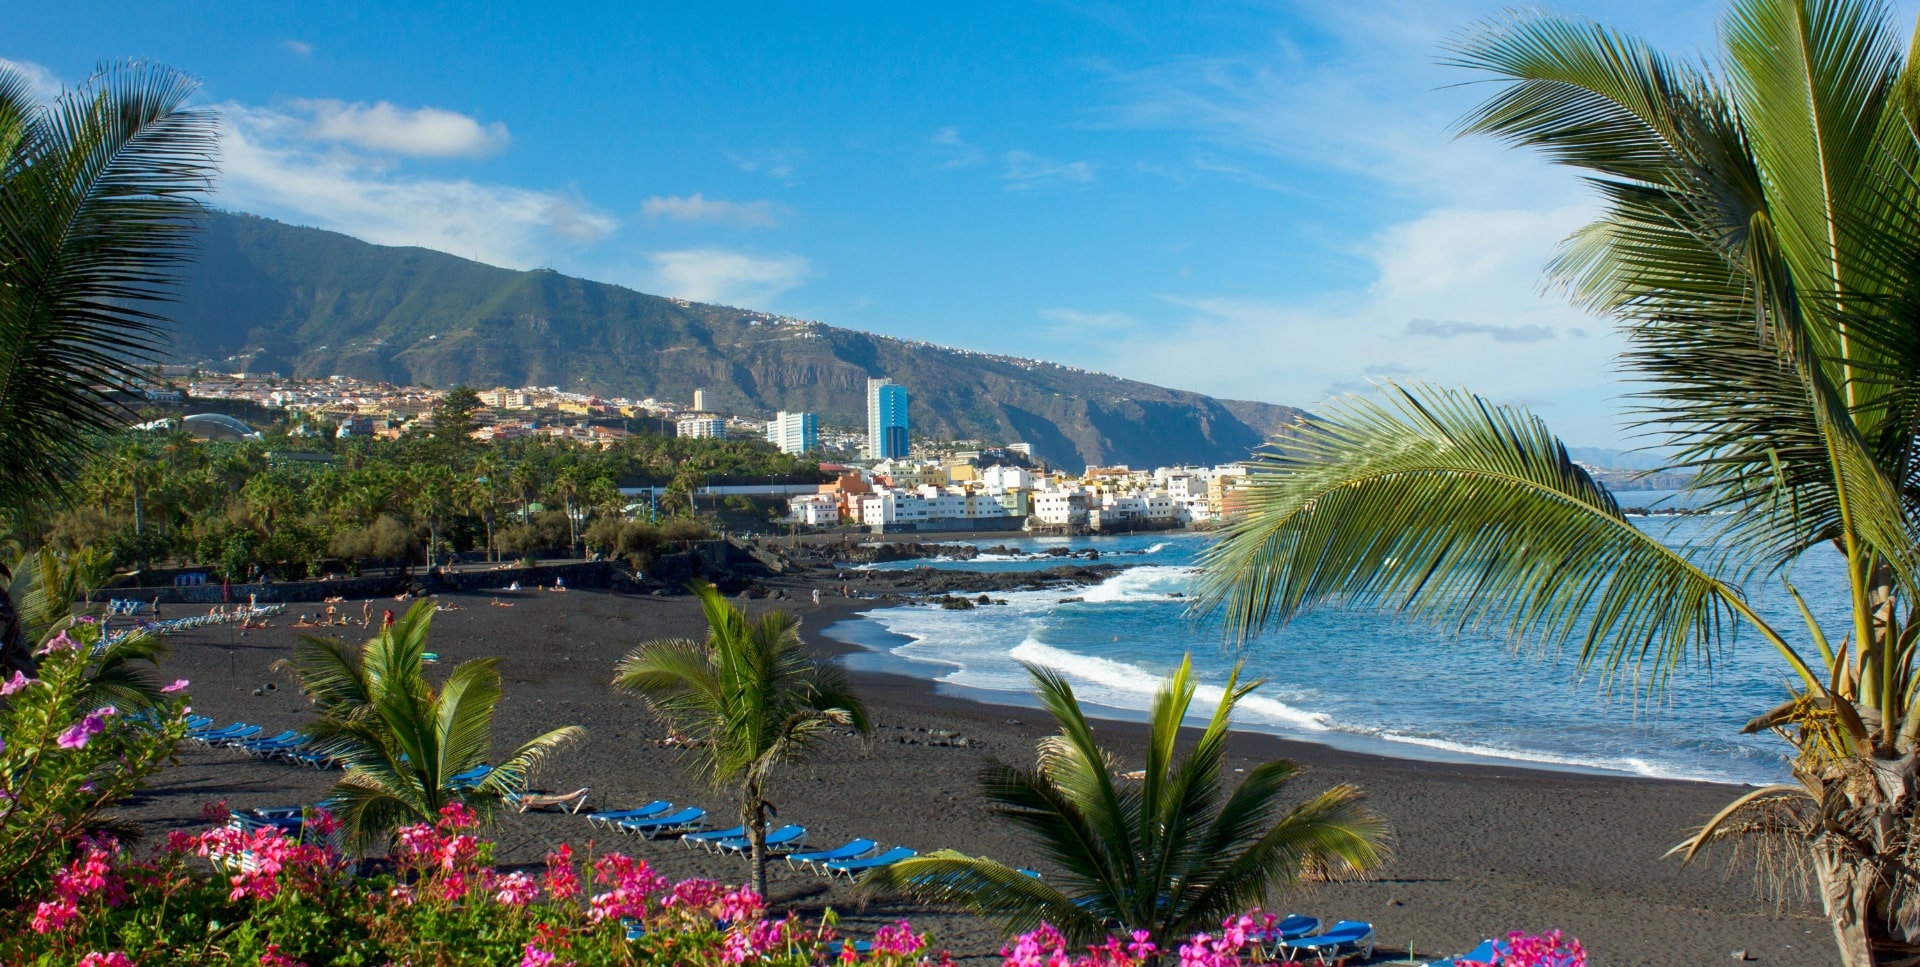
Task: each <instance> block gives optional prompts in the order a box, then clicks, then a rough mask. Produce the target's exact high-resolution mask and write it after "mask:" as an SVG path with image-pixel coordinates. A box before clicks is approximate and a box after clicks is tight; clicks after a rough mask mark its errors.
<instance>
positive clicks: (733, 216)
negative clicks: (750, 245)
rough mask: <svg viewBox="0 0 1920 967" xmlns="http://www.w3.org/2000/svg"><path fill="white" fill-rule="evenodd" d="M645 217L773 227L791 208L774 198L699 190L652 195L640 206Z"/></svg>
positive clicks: (750, 226) (790, 212) (752, 226)
mask: <svg viewBox="0 0 1920 967" xmlns="http://www.w3.org/2000/svg"><path fill="white" fill-rule="evenodd" d="M640 211H641V214H644V215H646V216H647V217H648V218H654V219H658V218H670V219H673V220H674V221H677V222H717V223H720V224H727V225H741V226H745V227H747V228H772V227H773V226H775V225H777V224H779V223H780V220H781V219H782V218H785V217H786V216H788V215H790V214H792V213H793V212H792V209H789V208H788V207H787V206H785V205H782V204H780V203H778V202H773V201H766V200H761V201H749V202H733V201H722V200H720V199H718V198H707V197H706V196H704V195H702V194H701V193H700V192H697V191H696V192H694V193H693V194H691V195H687V196H686V197H680V196H677V195H655V196H653V197H652V198H649V199H647V200H646V203H645V204H643V205H641V206H640Z"/></svg>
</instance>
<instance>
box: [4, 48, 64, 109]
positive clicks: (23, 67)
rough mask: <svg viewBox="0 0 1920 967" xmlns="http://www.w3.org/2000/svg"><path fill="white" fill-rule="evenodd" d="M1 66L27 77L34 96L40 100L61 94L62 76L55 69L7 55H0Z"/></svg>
mask: <svg viewBox="0 0 1920 967" xmlns="http://www.w3.org/2000/svg"><path fill="white" fill-rule="evenodd" d="M0 67H4V68H6V69H7V70H10V71H13V72H14V73H16V74H19V75H20V76H22V77H25V78H26V79H27V83H28V84H29V85H31V86H32V88H33V96H34V97H35V98H38V99H39V100H42V101H51V100H53V99H54V98H56V97H59V96H60V91H61V87H62V85H61V83H60V78H59V77H57V76H55V75H54V73H53V71H50V70H48V69H47V68H45V67H42V66H40V65H39V64H36V63H34V62H33V61H30V60H8V59H7V58H5V57H0Z"/></svg>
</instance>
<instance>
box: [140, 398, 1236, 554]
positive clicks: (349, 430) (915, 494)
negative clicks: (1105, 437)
mask: <svg viewBox="0 0 1920 967" xmlns="http://www.w3.org/2000/svg"><path fill="white" fill-rule="evenodd" d="M182 369H183V370H184V368H182ZM160 375H161V376H163V377H168V378H170V379H171V383H170V385H173V386H178V387H179V388H180V389H179V390H170V389H162V390H156V391H155V392H156V393H159V394H172V393H183V394H184V399H185V400H194V401H200V400H227V401H241V402H245V403H248V404H251V405H252V406H255V407H258V408H260V409H262V410H265V411H271V412H276V413H279V414H283V415H284V418H285V419H286V421H287V425H288V427H289V429H288V432H289V434H290V435H291V436H295V437H301V436H307V437H311V436H316V435H320V434H323V433H325V434H332V435H334V436H337V437H343V438H349V437H372V438H376V439H386V440H397V439H400V438H403V437H406V436H408V435H410V434H413V435H424V434H427V433H431V432H432V429H433V423H432V414H433V411H434V408H435V407H436V406H437V405H438V404H439V403H440V401H441V400H442V399H443V398H444V397H445V396H446V392H445V391H439V390H433V389H428V388H424V387H417V386H394V385H391V384H387V383H374V382H368V381H364V380H358V379H353V378H350V377H345V376H332V377H328V378H325V379H303V378H289V377H282V376H278V375H249V374H236V375H219V376H208V375H206V374H205V373H204V372H200V371H193V370H185V371H175V372H170V373H163V374H160ZM478 396H479V399H480V401H481V403H482V404H483V405H482V406H481V407H480V408H479V409H476V410H475V411H474V412H473V418H474V421H475V422H476V423H477V424H479V425H478V426H477V427H476V428H475V429H474V430H472V431H471V433H470V436H471V437H472V438H474V439H476V440H482V441H499V440H514V439H521V438H526V437H545V438H549V439H554V440H567V441H572V442H575V443H580V444H586V445H591V446H598V447H603V448H604V447H611V446H614V445H616V444H618V443H619V442H620V441H621V440H623V439H626V438H627V437H628V436H630V435H631V434H633V433H635V432H651V433H661V434H664V435H669V436H679V437H689V438H696V439H752V440H762V439H764V440H765V441H766V442H767V443H768V444H769V445H771V446H773V447H775V448H777V449H778V450H780V451H781V452H782V453H787V454H792V455H795V456H809V457H815V458H819V459H820V460H821V463H820V468H821V471H822V473H823V475H829V476H831V477H832V478H833V479H831V480H829V481H828V482H825V483H821V484H817V485H812V484H793V483H778V484H737V485H730V486H713V487H708V488H705V490H704V491H703V494H702V495H703V496H708V497H716V498H725V497H749V498H763V499H781V500H784V501H785V502H786V515H785V517H784V518H783V519H782V520H781V521H780V523H782V524H786V525H791V526H793V527H805V528H821V529H825V528H833V527H840V526H845V525H852V526H855V527H861V528H865V529H868V530H871V531H872V532H874V533H880V534H895V533H913V532H941V531H1002V530H1028V531H1038V532H1045V533H1062V534H1073V533H1111V532H1115V531H1119V532H1131V531H1143V530H1165V529H1173V528H1180V527H1206V526H1210V525H1211V524H1213V523H1214V522H1217V521H1219V520H1222V519H1223V518H1225V517H1226V516H1227V515H1229V514H1231V513H1232V512H1233V510H1234V508H1235V507H1236V506H1237V504H1236V496H1235V494H1236V491H1237V490H1238V489H1239V488H1240V487H1241V486H1242V484H1243V483H1244V482H1245V481H1246V479H1247V475H1248V466H1247V464H1246V463H1244V462H1241V463H1230V464H1222V465H1215V466H1184V465H1183V466H1164V467H1154V468H1151V469H1145V468H1141V469H1136V468H1132V467H1127V466H1103V467H1085V468H1081V469H1079V470H1078V471H1077V472H1076V471H1075V470H1070V469H1067V468H1050V467H1048V466H1047V465H1046V464H1045V463H1044V461H1038V462H1037V461H1036V460H1035V456H1034V453H1033V447H1032V445H1031V444H1029V443H1024V442H1019V441H1009V442H996V443H983V442H981V441H935V440H927V439H924V438H923V439H920V440H915V439H913V437H912V434H911V427H912V423H911V419H910V408H911V395H910V391H909V389H908V388H907V387H905V386H901V385H899V384H896V383H894V382H892V381H891V380H888V379H884V378H881V379H873V380H870V381H869V383H868V386H867V413H868V425H867V426H866V427H865V430H864V432H860V431H859V430H858V429H855V428H841V429H833V430H828V431H825V432H823V431H822V429H821V427H820V423H819V420H818V417H817V416H816V415H815V414H813V413H789V412H784V411H783V412H779V413H775V414H773V415H771V416H770V417H755V416H751V415H742V414H725V413H719V412H715V411H714V410H713V409H712V408H710V407H709V406H708V402H707V399H706V393H705V391H704V390H695V391H694V394H693V398H692V399H691V400H689V401H687V402H685V403H681V402H678V401H673V400H662V399H657V398H654V397H645V398H640V399H633V398H627V397H601V396H596V395H591V394H583V393H568V392H563V391H561V390H560V389H558V388H556V387H522V388H518V389H514V388H508V387H494V388H491V389H486V390H481V391H478ZM175 398H176V399H177V398H178V397H175ZM655 489H657V488H648V487H628V488H624V490H625V491H626V492H627V493H628V495H629V496H635V497H637V496H642V495H646V494H649V493H650V492H651V491H653V490H655Z"/></svg>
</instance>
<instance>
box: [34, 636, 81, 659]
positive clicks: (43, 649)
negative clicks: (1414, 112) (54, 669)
mask: <svg viewBox="0 0 1920 967" xmlns="http://www.w3.org/2000/svg"><path fill="white" fill-rule="evenodd" d="M78 647H80V645H79V643H78V642H76V641H74V640H73V639H72V638H69V637H67V633H66V632H64V631H62V632H60V633H59V634H57V635H54V636H53V638H52V639H50V640H49V641H48V642H47V643H46V644H44V645H41V646H40V650H39V651H36V652H34V654H36V655H51V654H53V653H54V652H56V651H66V650H67V649H69V648H78Z"/></svg>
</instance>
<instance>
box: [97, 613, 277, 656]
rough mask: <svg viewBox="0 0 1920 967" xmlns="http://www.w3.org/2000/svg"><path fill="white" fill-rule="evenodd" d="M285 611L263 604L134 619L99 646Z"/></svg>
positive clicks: (252, 618)
mask: <svg viewBox="0 0 1920 967" xmlns="http://www.w3.org/2000/svg"><path fill="white" fill-rule="evenodd" d="M286 609H287V606H286V605H284V604H263V605H260V606H259V607H257V608H237V609H235V610H232V611H221V612H217V613H215V614H196V615H189V616H187V617H185V618H167V619H165V620H162V621H144V620H139V619H135V621H134V627H133V628H131V629H122V630H119V631H116V632H114V633H112V634H110V635H108V636H107V639H106V640H105V641H102V642H101V643H100V646H101V647H105V646H106V645H108V644H111V643H113V642H115V641H119V640H120V639H121V638H124V637H126V636H127V635H130V634H132V633H133V632H135V631H143V632H146V633H147V634H150V635H171V634H177V633H179V632H182V631H192V630H193V629H195V628H205V627H207V626H209V625H224V624H233V623H234V622H236V621H253V620H255V619H258V618H267V617H271V616H273V615H276V614H279V613H280V612H282V611H285V610H286Z"/></svg>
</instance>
